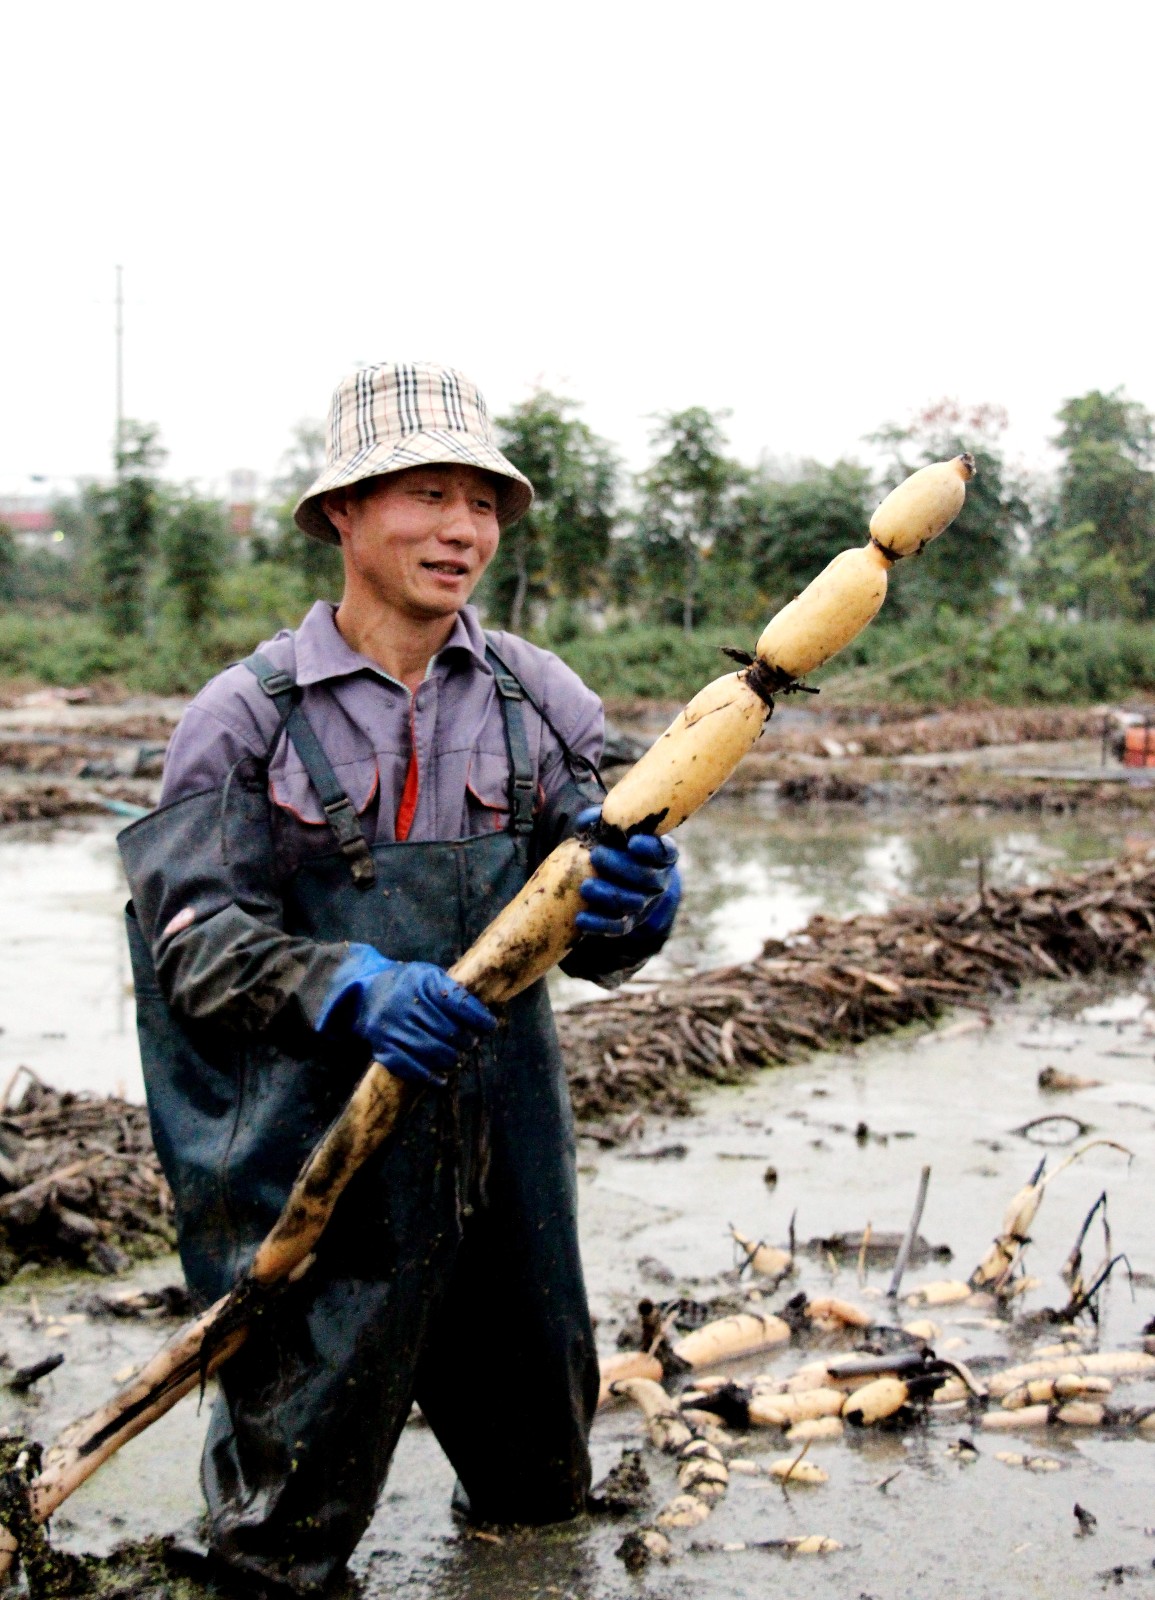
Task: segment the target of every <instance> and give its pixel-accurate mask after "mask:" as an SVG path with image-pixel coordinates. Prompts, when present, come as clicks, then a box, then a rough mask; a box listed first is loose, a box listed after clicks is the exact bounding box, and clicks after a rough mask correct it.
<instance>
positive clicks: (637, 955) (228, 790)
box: [125, 602, 665, 1032]
mask: <svg viewBox="0 0 1155 1600" xmlns="http://www.w3.org/2000/svg"><path fill="white" fill-rule="evenodd" d="M493 637H494V644H495V646H496V648H497V651H498V653H499V654H500V655H501V656H502V658H503V659H504V660H505V661H506V663H507V664H508V666H509V667H510V668H511V670H512V671H513V672H515V673H516V674H517V676H518V677H519V678H520V679H521V681H522V683H523V684H524V685H525V687H526V689H527V690H528V691H529V693H530V694H532V695H533V696H534V697H535V699H537V700H538V701H539V703H540V704H541V706H542V708H543V710H544V711H545V712H546V714H547V716H548V718H549V720H550V721H551V722H552V723H553V724H554V725H555V727H556V729H557V732H558V734H560V736H561V738H562V739H564V740H565V741H566V743H567V744H568V745H569V747H570V749H571V751H572V752H573V753H574V754H575V755H576V756H579V757H584V758H586V759H587V760H589V761H592V762H596V761H597V759H598V758H599V757H600V755H601V748H602V731H603V718H602V707H601V702H600V701H599V700H598V698H597V696H596V695H594V694H592V693H591V691H590V690H589V689H587V688H586V687H585V685H584V684H583V683H582V682H581V681H580V679H578V678H577V677H576V676H575V675H574V674H573V673H572V672H571V671H570V669H569V668H568V667H567V666H565V665H564V663H563V662H561V661H559V660H558V659H557V657H556V656H554V655H551V654H550V653H549V651H547V650H539V649H537V648H536V647H535V646H533V645H530V644H527V643H526V642H525V640H524V639H519V638H517V637H516V636H514V635H513V634H507V633H498V634H495V635H494V636H493ZM261 652H262V654H264V655H265V656H266V657H267V658H268V659H269V660H270V661H271V662H272V663H273V664H274V665H275V666H277V667H280V668H282V669H283V670H286V671H289V672H291V673H292V674H293V675H294V677H295V678H296V680H297V682H298V684H300V686H301V688H302V691H303V693H302V702H301V703H302V707H303V709H304V711H305V713H306V715H307V717H308V720H309V722H310V724H311V726H312V728H313V731H314V733H315V734H316V736H317V738H318V739H319V741H320V742H321V745H322V746H323V748H324V750H325V753H326V755H327V756H328V758H329V761H330V762H331V764H332V766H333V769H334V771H335V773H336V776H337V778H338V780H339V782H340V783H341V784H342V786H343V787H344V789H345V791H346V793H347V794H348V795H349V798H350V800H351V801H352V802H353V804H354V805H355V806H356V808H357V811H358V813H359V814H360V820H361V826H362V830H363V832H364V834H365V837H366V839H367V841H368V842H369V844H370V845H372V844H374V843H378V842H380V843H387V842H391V841H394V840H396V839H398V838H404V839H408V840H410V841H412V842H414V843H416V842H421V841H431V840H437V841H449V840H453V839H460V838H466V837H472V836H475V835H478V834H483V833H486V832H488V831H490V830H504V829H505V828H506V827H507V826H508V823H509V800H508V778H509V756H508V752H507V748H506V742H505V725H504V721H503V718H502V714H501V706H500V700H499V697H498V693H497V686H496V683H495V681H494V676H493V669H492V668H491V667H490V666H489V664H488V662H487V661H486V660H485V635H484V633H483V631H482V629H481V626H480V624H479V622H478V620H477V616H476V613H475V612H474V611H473V610H472V609H471V608H470V607H466V608H465V610H464V611H462V613H461V614H460V616H459V617H458V619H457V621H456V623H455V625H454V629H453V632H452V634H451V635H450V638H449V642H448V643H447V644H446V645H445V646H444V648H443V649H442V650H440V651H439V652H438V654H437V655H436V657H435V658H434V659H433V661H431V662H430V665H429V671H428V674H427V676H426V678H425V681H424V682H423V683H422V684H421V685H420V687H419V688H418V690H417V692H416V694H412V695H411V694H410V693H409V691H408V690H407V689H406V688H405V687H404V685H402V684H400V683H398V682H396V680H394V679H393V678H390V677H389V676H388V674H387V673H385V672H383V671H382V670H381V669H380V668H379V667H377V666H375V665H374V664H373V663H372V662H371V661H368V660H367V659H366V658H365V657H363V656H360V655H358V654H357V653H356V651H354V650H352V649H351V648H350V646H349V645H348V644H347V643H346V642H345V640H344V639H343V638H342V637H341V635H340V633H339V632H338V631H337V626H336V623H335V621H334V614H333V608H332V606H330V605H328V604H325V603H323V602H318V603H317V604H316V605H314V607H313V608H312V610H311V611H310V612H309V614H308V616H307V617H306V618H305V620H304V622H303V623H302V624H301V626H300V627H299V628H298V629H297V630H296V631H295V632H293V631H289V630H286V631H285V632H283V633H279V634H278V635H277V637H276V638H275V639H273V640H271V641H269V642H268V643H267V644H264V645H262V646H261ZM519 709H520V711H521V714H522V717H523V721H524V725H525V732H526V737H527V742H528V745H529V752H530V756H531V758H532V761H533V765H534V770H535V778H536V789H537V800H536V806H535V813H534V827H533V835H532V841H531V852H532V854H533V856H534V857H535V858H536V859H540V858H541V857H542V856H544V855H546V854H547V853H548V852H549V851H550V850H551V849H553V847H554V846H555V845H556V844H558V843H559V842H560V841H561V839H563V838H565V837H567V836H568V834H569V833H571V832H572V830H573V825H574V819H575V817H576V816H577V815H578V814H579V813H580V811H581V810H582V808H583V807H585V806H586V805H588V804H590V802H591V801H596V800H597V799H598V797H599V796H598V790H597V787H596V784H595V783H594V780H593V779H592V777H589V776H588V775H586V774H584V773H582V772H579V773H578V775H576V776H575V775H574V774H572V773H571V771H570V768H569V765H568V764H567V762H566V760H565V757H564V755H563V752H562V749H561V745H560V744H559V741H558V739H557V737H555V735H554V733H553V732H551V730H550V729H549V727H547V726H546V724H545V722H544V721H543V720H542V718H541V717H539V716H538V714H537V713H536V712H535V711H534V709H533V707H532V706H531V705H529V703H528V702H521V703H520V706H519ZM279 726H280V718H279V714H278V712H277V709H276V706H275V705H274V703H273V701H272V700H271V699H269V697H268V696H267V695H266V694H265V693H264V691H263V690H262V689H261V687H260V684H259V683H258V681H257V679H256V678H255V677H254V675H253V674H252V673H251V672H250V671H249V669H248V668H247V667H245V666H244V665H237V666H233V667H229V668H228V669H227V670H226V671H225V672H222V673H221V674H220V675H219V677H216V678H214V679H213V680H212V681H211V682H210V683H209V684H207V685H206V687H205V688H204V689H202V690H201V692H200V694H198V695H197V697H196V699H195V700H194V701H193V702H192V704H191V705H190V706H189V708H188V710H187V711H186V713H185V715H184V717H183V719H182V720H181V723H180V726H179V727H178V729H177V731H176V733H175V734H174V736H173V739H172V742H171V744H170V746H169V751H168V757H167V759H166V762H165V770H164V783H163V787H162V794H161V804H162V806H170V807H172V810H171V811H170V812H169V814H168V815H169V818H170V822H169V825H168V826H169V828H170V829H171V831H170V832H169V833H168V834H167V835H166V836H164V837H166V840H167V842H166V844H165V846H164V848H163V849H162V850H161V851H160V852H159V853H156V852H155V851H153V852H151V853H150V852H149V849H148V845H147V842H146V841H144V840H141V841H138V845H139V847H140V849H141V851H143V853H142V854H141V855H140V859H139V861H137V862H136V865H135V867H134V872H135V877H134V875H133V872H130V874H129V876H130V882H131V883H132V889H133V899H134V902H135V904H136V907H137V912H138V916H139V920H140V924H141V928H142V931H143V933H144V936H145V938H146V940H147V941H148V943H149V946H150V949H151V952H152V958H153V963H154V966H155V970H156V975H157V980H158V983H159V985H160V988H161V992H162V994H163V995H164V998H165V999H166V1000H167V1001H168V1003H169V1004H170V1005H171V1006H173V1007H174V1008H175V1009H176V1011H177V1012H178V1013H180V1014H181V1015H183V1016H184V1017H187V1018H189V1019H194V1020H199V1021H205V1022H214V1023H220V1024H222V1025H225V1026H228V1027H230V1028H234V1029H239V1030H241V1031H243V1032H255V1031H260V1030H262V1029H264V1028H266V1027H268V1026H270V1025H271V1024H272V1022H273V1020H274V1019H277V1021H278V1026H280V1025H282V1024H284V1025H285V1026H289V1027H290V1028H291V1027H293V1026H295V1025H296V1024H295V1022H294V1021H293V1019H294V1018H297V1019H299V1020H300V1021H303V1022H304V1024H305V1025H306V1027H307V1028H310V1029H311V1028H312V1027H313V1026H314V1019H315V1018H316V1016H317V1015H319V1013H320V1011H321V1009H322V1007H323V1002H324V997H325V995H326V993H327V991H328V988H329V985H330V984H331V982H332V980H333V977H334V975H335V973H336V972H337V970H338V968H339V967H340V965H341V963H342V961H343V960H344V959H345V956H346V955H347V953H348V946H347V945H343V944H320V943H316V942H314V941H310V940H308V939H305V938H301V937H298V936H295V935H291V934H288V933H286V932H285V931H284V930H283V923H282V904H281V898H280V896H281V890H280V887H279V886H280V885H281V884H283V883H285V882H287V881H288V880H289V879H290V878H291V877H292V875H293V873H294V872H295V871H296V870H297V868H298V867H300V866H301V865H302V864H303V863H304V862H306V861H307V860H309V859H310V858H311V857H313V856H318V855H326V854H330V853H331V852H332V849H333V836H332V833H331V831H330V828H329V825H328V822H327V820H326V818H325V815H324V812H323V810H322V809H321V805H320V801H319V798H318V796H317V794H316V792H315V790H314V789H313V786H312V783H311V782H310V780H309V778H308V777H307V775H306V773H305V770H304V767H303V766H302V763H301V760H300V758H299V756H298V755H297V753H296V751H295V749H294V748H293V746H292V744H291V742H290V741H289V740H288V739H287V738H285V737H284V736H281V737H278V730H279ZM270 752H272V753H271V759H270ZM266 762H267V772H266ZM254 784H256V785H257V786H258V791H259V792H261V795H262V804H261V808H260V816H261V822H260V825H259V826H257V825H254V824H253V823H251V822H249V823H240V822H238V821H237V820H236V819H238V818H239V817H240V816H241V815H242V813H243V812H244V807H245V805H246V803H247V802H246V801H245V800H244V798H243V797H244V795H246V794H251V793H253V792H258V791H254V790H253V785H254ZM266 791H267V793H268V795H269V798H270V799H271V801H272V804H271V805H270V806H268V807H267V809H266V808H265V806H264V793H265V792H266ZM218 795H219V796H221V797H222V800H223V801H224V802H225V804H224V805H223V806H216V805H215V804H210V806H209V807H208V809H207V810H206V809H205V808H204V807H203V806H200V805H199V802H198V801H197V800H196V798H195V797H197V796H206V797H209V798H210V799H212V797H215V796H218ZM230 795H233V796H234V798H233V799H232V800H231V801H230V800H229V796H230ZM176 802H187V803H188V805H179V804H176ZM190 807H191V809H189V808H190ZM250 815H254V814H253V813H251V812H250ZM266 817H269V818H271V824H272V826H271V829H266V827H265V825H264V819H265V818H266ZM229 818H234V821H233V822H232V823H230V822H229V820H228V819H229ZM206 824H207V825H209V830H210V831H209V836H208V837H207V838H206V837H205V836H203V832H202V830H203V828H204V827H205V826H206ZM232 827H239V829H240V831H239V833H235V832H229V829H230V828H232ZM128 832H129V834H131V832H132V830H128ZM226 835H227V838H226ZM125 837H126V839H127V837H128V835H127V834H126V836H125ZM149 837H150V839H151V837H152V835H151V834H150V836H149ZM130 853H131V852H130ZM134 859H135V857H134ZM664 942H665V934H664V933H660V932H657V931H655V930H650V929H646V928H644V927H643V928H639V929H635V931H634V932H633V933H632V934H630V935H627V936H626V937H625V938H604V937H593V938H589V937H587V938H584V939H581V940H579V941H578V943H577V945H576V946H575V947H574V949H573V950H572V951H571V952H570V954H569V956H567V958H566V960H565V963H564V966H565V970H566V971H567V972H569V973H570V974H571V975H573V976H575V977H585V978H591V979H592V980H593V981H594V982H595V983H599V984H601V985H603V986H604V987H609V988H612V987H614V986H615V985H616V984H617V983H620V982H621V981H622V980H623V978H625V977H628V976H629V975H630V973H632V972H634V971H636V970H637V968H638V966H639V965H640V964H641V963H642V962H643V961H645V960H647V959H648V958H649V957H650V956H651V955H652V954H653V953H654V952H655V951H656V950H657V949H660V948H661V945H662V944H663V943H664Z"/></svg>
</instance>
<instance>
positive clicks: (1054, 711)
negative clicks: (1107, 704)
mask: <svg viewBox="0 0 1155 1600" xmlns="http://www.w3.org/2000/svg"><path fill="white" fill-rule="evenodd" d="M828 709H829V710H830V711H832V712H834V714H835V717H836V718H837V712H838V709H839V708H838V707H834V706H832V707H830V708H828ZM1103 717H1104V712H1103V710H1102V708H1101V707H1094V706H993V707H991V708H990V709H988V710H985V711H942V712H936V713H934V714H931V715H924V716H910V715H907V716H906V717H904V718H902V719H901V720H900V719H898V718H894V719H893V720H891V719H889V718H888V719H887V720H885V721H882V720H881V719H880V725H879V726H873V727H872V726H867V725H866V718H865V716H864V714H863V712H862V711H857V712H852V713H851V715H850V716H849V717H848V719H847V722H846V724H845V725H843V726H839V725H838V723H837V721H836V722H835V723H834V725H832V726H828V727H826V726H819V727H817V728H793V727H789V726H783V725H782V724H780V723H779V724H775V723H774V722H773V721H772V722H771V723H770V726H769V727H768V728H767V730H766V736H765V738H764V740H763V745H764V746H766V747H768V748H773V749H776V750H790V751H793V752H795V753H796V754H799V755H815V756H821V755H831V754H840V753H842V750H845V753H846V754H848V755H863V756H906V755H922V754H929V753H931V752H938V751H948V750H981V749H983V748H984V747H986V746H988V745H998V744H1025V743H1035V742H1050V741H1054V740H1067V739H1098V738H1099V737H1100V736H1101V734H1102V732H1103ZM832 742H833V743H834V744H835V745H837V746H839V747H841V748H840V749H836V750H833V751H832V749H831V744H832ZM759 748H762V746H760V747H759Z"/></svg>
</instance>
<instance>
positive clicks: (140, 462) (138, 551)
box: [95, 422, 165, 634]
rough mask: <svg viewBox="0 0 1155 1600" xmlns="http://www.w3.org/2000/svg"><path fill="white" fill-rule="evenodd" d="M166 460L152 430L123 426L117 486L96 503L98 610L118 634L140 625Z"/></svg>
mask: <svg viewBox="0 0 1155 1600" xmlns="http://www.w3.org/2000/svg"><path fill="white" fill-rule="evenodd" d="M164 456H165V452H164V451H163V450H162V449H161V448H160V445H159V443H158V439H157V430H156V428H155V427H153V426H152V425H151V424H148V423H141V422H125V423H124V424H123V425H122V427H121V434H120V439H119V441H118V446H117V454H116V467H117V481H116V483H115V484H114V485H113V487H112V488H111V489H107V490H105V491H104V493H103V494H102V495H100V497H99V500H98V503H97V507H96V524H97V526H96V549H95V558H96V574H97V583H98V593H99V602H100V609H101V611H102V612H103V614H104V617H105V620H106V622H107V623H108V625H109V627H110V628H111V629H112V630H113V631H114V632H115V633H118V634H125V633H139V632H140V631H141V629H142V628H143V626H144V618H145V592H146V588H147V584H148V573H149V566H150V564H151V561H152V557H153V554H154V552H155V549H156V534H157V522H158V512H159V500H158V494H157V485H156V477H155V469H156V468H157V467H158V466H159V465H160V463H161V462H162V461H163V460H164Z"/></svg>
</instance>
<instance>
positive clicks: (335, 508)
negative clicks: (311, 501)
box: [321, 489, 350, 535]
mask: <svg viewBox="0 0 1155 1600" xmlns="http://www.w3.org/2000/svg"><path fill="white" fill-rule="evenodd" d="M321 510H322V511H323V512H324V513H325V515H326V516H327V517H328V519H329V521H330V522H331V523H332V524H333V526H334V528H336V530H337V532H338V533H339V534H342V535H344V534H347V533H348V532H349V531H350V520H349V492H348V490H347V489H330V490H329V491H328V493H327V494H323V495H322V496H321Z"/></svg>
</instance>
